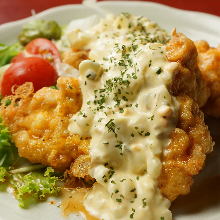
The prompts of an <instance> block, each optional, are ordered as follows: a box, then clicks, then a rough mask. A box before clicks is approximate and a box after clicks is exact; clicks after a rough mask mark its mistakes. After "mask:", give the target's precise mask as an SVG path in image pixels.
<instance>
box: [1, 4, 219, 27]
mask: <svg viewBox="0 0 220 220" xmlns="http://www.w3.org/2000/svg"><path fill="white" fill-rule="evenodd" d="M81 1H82V0H0V24H3V23H5V22H9V21H14V20H17V19H21V18H25V17H28V16H30V15H31V10H32V9H34V10H35V11H36V12H37V13H38V12H40V11H43V10H45V9H48V8H51V7H55V6H59V5H64V4H76V3H81ZM151 1H153V2H158V3H162V4H165V5H170V6H173V7H176V8H181V9H186V10H194V11H201V12H207V13H211V14H215V15H218V16H220V0H151Z"/></svg>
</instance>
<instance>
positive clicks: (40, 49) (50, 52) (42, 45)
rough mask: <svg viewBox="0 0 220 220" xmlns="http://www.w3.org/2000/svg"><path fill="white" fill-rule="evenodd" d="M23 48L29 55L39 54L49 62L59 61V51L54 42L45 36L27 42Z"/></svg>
mask: <svg viewBox="0 0 220 220" xmlns="http://www.w3.org/2000/svg"><path fill="white" fill-rule="evenodd" d="M25 50H26V51H27V53H29V54H30V55H38V56H41V57H42V58H44V59H46V60H48V61H49V62H51V63H55V62H59V61H60V60H61V59H60V53H59V51H58V50H57V48H56V46H55V44H54V43H53V42H52V41H50V40H47V39H45V38H37V39H35V40H32V41H31V42H30V43H29V44H27V46H26V47H25Z"/></svg>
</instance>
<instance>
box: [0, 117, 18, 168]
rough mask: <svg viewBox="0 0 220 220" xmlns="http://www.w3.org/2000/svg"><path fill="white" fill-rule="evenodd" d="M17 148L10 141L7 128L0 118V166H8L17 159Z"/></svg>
mask: <svg viewBox="0 0 220 220" xmlns="http://www.w3.org/2000/svg"><path fill="white" fill-rule="evenodd" d="M17 157H18V153H17V148H16V147H15V145H14V143H13V142H12V139H11V135H10V132H9V130H8V128H7V127H6V126H5V125H4V124H3V122H2V119H1V118H0V167H9V166H11V165H12V164H13V163H14V162H15V161H16V159H17Z"/></svg>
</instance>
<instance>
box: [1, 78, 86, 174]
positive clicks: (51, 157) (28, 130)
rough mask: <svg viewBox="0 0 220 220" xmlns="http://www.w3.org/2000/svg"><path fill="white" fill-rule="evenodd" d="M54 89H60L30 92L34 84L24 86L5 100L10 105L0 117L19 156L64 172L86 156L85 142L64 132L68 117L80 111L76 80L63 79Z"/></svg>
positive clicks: (3, 106) (79, 96)
mask: <svg viewBox="0 0 220 220" xmlns="http://www.w3.org/2000/svg"><path fill="white" fill-rule="evenodd" d="M57 86H58V88H59V90H56V89H53V88H46V87H45V88H42V89H40V90H39V91H37V92H36V93H33V85H32V84H31V83H25V84H24V85H22V86H20V87H19V88H18V89H17V90H16V91H15V94H14V95H12V96H9V97H6V98H5V99H11V104H10V105H8V106H5V105H2V106H1V115H2V117H3V119H4V122H5V124H6V125H8V127H9V129H10V131H11V133H12V138H13V141H14V142H15V145H16V146H17V148H18V151H19V155H20V156H21V157H25V158H27V159H28V160H30V161H31V162H33V163H42V164H44V165H49V166H52V167H54V168H56V169H58V170H63V171H64V170H65V169H67V168H69V167H70V164H71V163H72V162H73V161H74V160H75V159H76V158H77V157H78V156H79V155H81V154H84V153H85V152H86V153H88V151H86V150H85V149H84V148H85V146H86V145H88V144H87V143H88V140H81V139H80V137H79V136H78V135H74V134H70V133H69V131H68V129H67V127H68V124H69V118H70V117H71V116H72V115H73V114H74V113H76V112H77V111H78V110H79V109H80V108H81V103H82V97H81V91H80V88H79V83H78V80H76V79H73V78H69V77H62V78H59V79H58V82H57ZM4 101H5V100H4V99H3V100H2V102H3V103H4Z"/></svg>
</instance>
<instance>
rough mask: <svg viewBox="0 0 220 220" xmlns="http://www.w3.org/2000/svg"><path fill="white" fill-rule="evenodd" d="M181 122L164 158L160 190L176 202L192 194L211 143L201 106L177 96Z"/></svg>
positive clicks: (173, 134)
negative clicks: (192, 187)
mask: <svg viewBox="0 0 220 220" xmlns="http://www.w3.org/2000/svg"><path fill="white" fill-rule="evenodd" d="M177 100H178V102H179V103H180V110H179V120H178V123H177V127H176V129H175V130H174V131H173V132H172V134H171V142H170V144H169V145H168V146H167V148H166V151H165V154H164V156H163V159H162V161H163V166H162V173H161V175H160V178H159V187H160V190H161V192H162V193H163V195H164V196H166V197H167V198H168V199H169V200H171V201H173V200H174V199H176V197H177V196H179V195H184V194H187V193H189V192H190V186H191V185H192V182H193V180H192V179H193V178H192V177H193V176H194V175H196V174H198V173H199V171H200V170H201V169H202V168H203V165H204V161H205V158H206V154H207V153H209V152H211V151H212V146H213V144H212V139H211V137H210V133H209V130H208V127H207V126H206V125H205V123H204V116H203V113H202V112H201V110H200V109H199V107H198V105H197V104H196V103H195V102H194V101H193V100H192V99H191V98H189V97H188V96H178V97H177Z"/></svg>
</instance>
